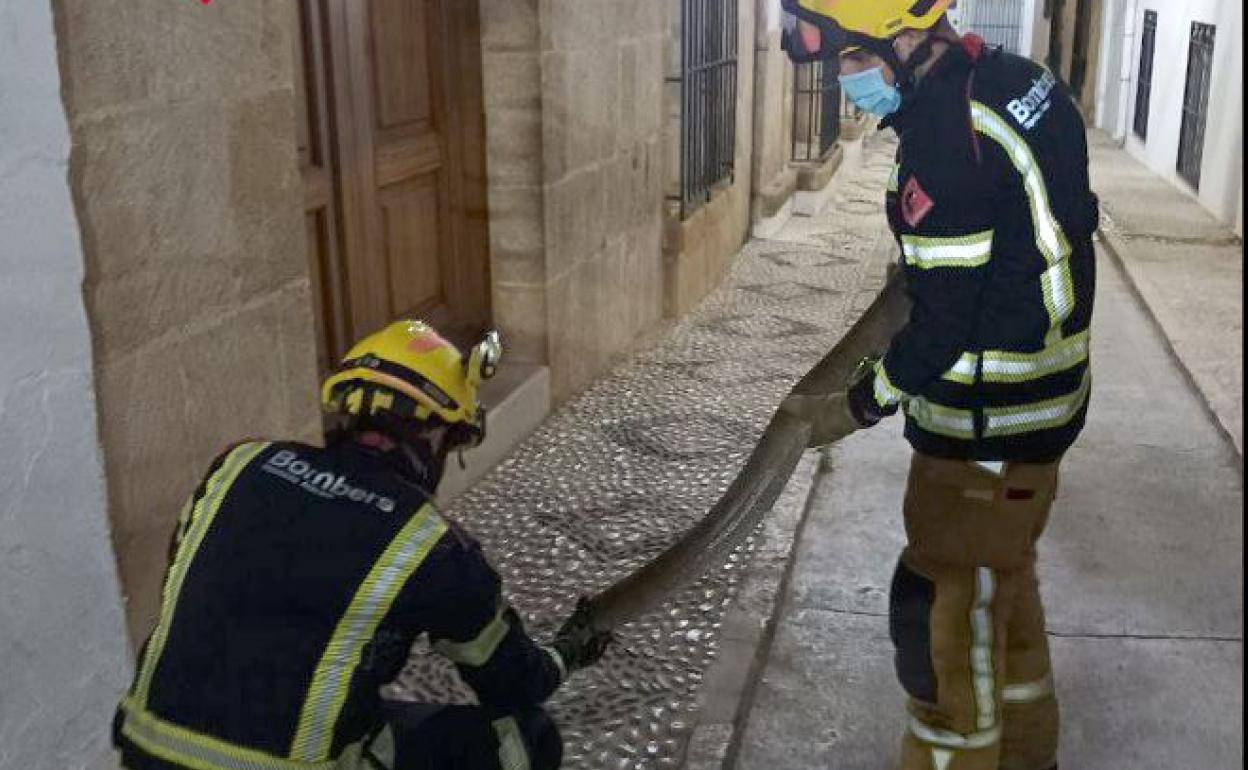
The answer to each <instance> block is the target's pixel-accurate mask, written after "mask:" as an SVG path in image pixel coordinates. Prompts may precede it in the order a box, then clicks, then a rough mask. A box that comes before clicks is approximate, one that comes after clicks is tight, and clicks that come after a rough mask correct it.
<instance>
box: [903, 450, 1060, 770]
mask: <svg viewBox="0 0 1248 770" xmlns="http://www.w3.org/2000/svg"><path fill="white" fill-rule="evenodd" d="M1056 479H1057V466H1056V464H1053V465H1004V466H1000V467H998V468H996V469H995V470H994V469H991V468H985V467H983V466H981V465H980V464H977V463H971V462H965V461H955V460H941V459H936V458H931V457H926V456H924V455H920V454H916V455H915V458H914V462H913V463H912V465H911V472H910V479H909V483H908V488H907V491H906V503H905V522H906V534H907V538H908V545H907V547H906V550H905V552H904V553H903V555H902V558H901V562H900V564H899V565H898V568H897V573H896V575H895V577H894V580H893V587H892V596H891V611H890V632H891V635H892V637H893V642H894V644H895V645H896V648H897V670H898V675H899V678H900V679H901V682H902V685H903V686H904V687H905V689H906V691H907V693H909V695H910V699H911V700H910V724H909V730H908V731H907V734H906V736H905V739H904V741H903V746H902V760H901V768H902V770H932V769H933V768H934V769H935V770H998V768H999V767H1007V768H1010V770H1013V769H1014V768H1015V767H1017V768H1019V769H1020V770H1042V768H1045V767H1047V765H1044V764H1031V763H1032V762H1044V761H1049V760H1050V759H1051V754H1049V755H1047V756H1046V755H1045V753H1046V752H1048V751H1049V748H1048V747H1052V746H1055V744H1056V718H1055V716H1056V701H1054V700H1052V699H1051V696H1050V695H1048V694H1039V693H1040V691H1042V690H1043V689H1044V687H1045V684H1044V683H1046V682H1048V681H1049V680H1048V678H1047V677H1046V676H1045V674H1046V673H1047V670H1048V667H1047V649H1046V648H1043V647H1039V646H1038V643H1037V641H1036V640H1037V639H1039V640H1040V643H1043V613H1042V612H1039V593H1038V590H1037V589H1036V588H1035V573H1034V563H1035V552H1034V545H1035V540H1036V538H1038V537H1039V534H1040V533H1041V532H1042V531H1043V529H1044V524H1045V521H1046V520H1047V517H1048V511H1049V507H1050V504H1051V502H1052V497H1053V489H1054V488H1055V486H1056ZM1016 607H1017V608H1020V609H1021V611H1019V612H1015V609H1016ZM1011 621H1013V625H1014V626H1016V627H1017V629H1018V634H1019V639H1018V641H1017V642H1016V643H1015V644H1014V645H1011V643H1010V638H1009V637H1010V631H1011ZM1037 629H1038V631H1037ZM1011 650H1014V651H1015V654H1014V657H1015V658H1016V661H1017V662H1016V663H1015V668H1016V669H1017V672H1016V673H1017V678H1015V677H1014V676H1011V675H1010V673H1009V661H1010V652H1011ZM1033 674H1034V675H1035V678H1030V677H1031V676H1032V675H1033ZM1007 681H1008V683H1010V684H1013V685H1014V686H1013V687H1011V688H1010V689H1008V690H1007ZM1007 694H1008V695H1009V696H1010V698H1011V699H1022V698H1024V697H1025V698H1026V700H1027V702H1026V703H1023V702H1021V700H1020V702H1018V703H1015V704H1011V705H1010V707H1009V709H1010V713H1018V714H1019V716H1020V720H1021V722H1020V725H1019V727H1018V730H1017V731H1011V739H1010V741H1009V749H1008V753H1005V754H1003V751H1005V750H1006V745H1005V743H1004V742H1003V739H1002V736H1003V732H1004V730H1005V729H1006V728H1005V722H1006V720H1008V718H1009V715H1008V714H1007V713H1006V712H1005V709H1006V706H1005V703H1004V701H1005V698H1006V695H1007ZM1015 706H1018V707H1020V708H1018V709H1016V708H1014V707H1015ZM1003 758H1004V759H1005V760H1006V761H1008V762H1010V763H1012V764H1009V765H1000V764H999V763H1000V762H1001V761H1002V760H1003ZM1020 763H1022V764H1020Z"/></svg>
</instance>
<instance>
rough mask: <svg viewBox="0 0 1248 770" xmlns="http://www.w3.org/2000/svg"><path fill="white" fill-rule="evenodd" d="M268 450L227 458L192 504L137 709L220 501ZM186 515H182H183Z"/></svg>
mask: <svg viewBox="0 0 1248 770" xmlns="http://www.w3.org/2000/svg"><path fill="white" fill-rule="evenodd" d="M268 447H269V442H262V443H253V444H242V445H241V446H238V447H236V448H235V449H234V450H233V451H232V452H230V453H229V454H228V455H226V458H225V461H224V462H222V463H221V467H220V468H218V469H217V472H216V473H214V474H212V476H211V477H210V478H209V479H208V481H207V483H206V484H205V485H204V494H203V495H202V496H201V497H200V498H199V500H197V501H196V502H195V506H194V510H193V511H192V512H191V514H190V519H189V526H188V527H187V529H186V531H185V533H184V534H183V537H182V539H181V541H180V542H179V543H178V549H177V553H176V555H175V556H174V559H173V563H172V564H171V565H169V574H168V575H167V576H166V577H165V585H164V587H163V588H162V589H161V600H160V618H159V619H158V620H157V622H156V628H155V630H153V631H152V636H151V638H150V639H148V642H147V650H146V652H145V653H144V655H143V663H142V665H140V667H139V676H138V678H137V679H136V681H135V686H134V696H133V697H134V700H135V703H137V704H138V706H139V708H140V709H145V708H147V696H148V693H149V692H150V691H151V688H152V677H153V676H154V675H155V674H156V668H157V666H158V665H159V664H160V656H161V655H162V654H164V651H165V643H166V642H168V641H169V630H170V628H171V627H172V626H173V616H174V614H175V613H176V611H177V607H178V596H179V595H180V594H181V593H182V584H183V583H185V582H186V573H187V572H188V571H189V570H190V566H191V562H193V561H194V560H195V554H196V553H197V552H198V551H199V546H200V544H201V543H203V541H204V536H205V535H206V534H207V533H208V530H209V529H210V528H211V527H212V522H213V520H214V519H216V517H217V512H218V511H219V510H220V509H221V501H222V500H224V499H225V495H226V493H227V492H229V490H230V487H231V486H233V484H234V482H235V481H236V480H238V475H239V474H240V473H242V472H243V469H244V468H246V467H247V465H248V464H249V463H250V462H251V461H252V460H254V459H255V458H256V455H258V454H260V453H261V452H263V451H264V450H265V449H267V448H268ZM184 513H185V511H184Z"/></svg>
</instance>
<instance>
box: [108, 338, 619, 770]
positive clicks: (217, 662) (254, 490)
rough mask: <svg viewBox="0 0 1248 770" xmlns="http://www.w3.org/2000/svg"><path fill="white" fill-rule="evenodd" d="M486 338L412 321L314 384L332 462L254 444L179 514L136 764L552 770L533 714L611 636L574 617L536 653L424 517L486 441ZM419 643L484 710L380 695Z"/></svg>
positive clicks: (133, 733)
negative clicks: (448, 665)
mask: <svg viewBox="0 0 1248 770" xmlns="http://www.w3.org/2000/svg"><path fill="white" fill-rule="evenodd" d="M500 355H501V348H500V346H499V344H498V339H497V336H496V335H494V334H491V335H489V336H487V338H486V340H485V341H484V342H482V343H481V344H480V345H479V346H477V348H476V349H475V350H474V351H473V352H472V355H471V356H470V358H469V359H468V360H467V361H465V360H463V358H462V357H461V355H460V353H459V352H458V351H457V350H456V349H455V348H454V347H453V346H452V345H450V344H449V343H447V342H446V341H444V340H443V339H442V338H441V337H439V336H438V335H437V334H436V333H435V332H434V331H433V330H432V329H430V328H429V327H428V326H425V325H424V324H422V323H419V322H415V321H402V322H399V323H396V324H394V325H392V326H390V327H389V328H387V329H385V330H384V331H382V332H380V333H378V334H376V335H374V336H372V337H369V338H367V339H365V340H364V341H363V342H361V343H359V344H358V345H357V346H356V347H355V348H354V349H353V350H352V351H351V352H350V353H348V355H347V357H346V360H344V361H343V363H342V365H341V366H340V367H339V369H338V371H337V372H336V373H335V374H333V376H331V377H330V378H329V379H328V380H327V381H326V382H325V385H324V388H323V402H324V406H325V408H326V410H327V411H328V412H329V413H330V414H332V415H334V416H336V418H337V419H338V420H339V429H338V430H337V431H336V433H334V434H333V435H332V436H331V440H330V441H329V443H328V446H327V447H326V448H324V449H321V448H318V447H313V446H308V445H306V444H299V443H295V442H270V441H254V442H247V443H244V444H241V445H239V446H236V447H235V448H233V449H231V450H229V451H228V452H226V453H225V454H224V455H222V456H221V457H220V458H218V460H217V461H216V462H215V463H214V464H213V466H212V468H211V470H210V471H209V473H208V475H207V477H206V478H205V479H204V481H203V482H202V483H201V484H200V486H199V488H198V490H196V492H195V494H194V496H193V497H192V498H191V500H190V501H189V502H188V503H187V505H186V508H185V509H184V510H183V512H182V516H181V519H180V521H179V523H178V527H177V532H176V534H175V538H174V543H173V548H172V558H171V562H170V567H169V572H168V575H167V577H166V579H165V585H164V591H163V602H162V606H161V612H160V617H159V620H158V622H157V625H156V629H155V631H153V633H152V635H151V637H150V638H149V639H148V641H147V644H146V645H144V648H143V652H142V655H141V656H140V660H139V665H138V673H137V676H136V678H135V682H134V686H133V687H132V688H131V690H130V692H129V694H128V695H127V697H126V698H125V700H124V701H123V702H122V704H121V707H120V708H119V709H118V713H117V719H116V722H115V738H114V740H115V742H116V744H117V746H118V747H119V748H120V749H121V752H122V761H123V764H124V765H125V767H127V768H129V769H130V770H175V769H176V770H321V769H324V770H331V769H332V770H381V769H384V770H388V769H389V768H400V769H401V770H408V769H412V770H415V769H417V768H419V769H420V770H469V769H471V770H486V769H488V768H504V769H505V770H512V769H513V768H516V769H518V768H526V769H527V768H532V770H539V769H545V770H553V769H554V768H557V767H558V766H559V764H560V761H561V756H562V743H561V741H560V738H559V734H558V731H557V730H556V728H555V726H554V724H553V722H551V720H550V719H549V718H548V717H547V716H546V714H545V713H544V712H543V711H542V709H541V704H542V702H543V701H545V700H546V698H547V697H549V696H550V695H551V693H552V692H554V690H555V688H557V687H558V686H559V684H560V683H561V682H562V681H563V679H564V678H565V677H566V676H567V675H568V673H569V672H571V671H573V670H575V669H577V668H580V667H583V666H586V665H590V664H592V663H594V662H596V661H597V660H598V658H599V656H601V654H602V652H603V649H604V648H605V646H606V644H607V642H608V637H607V635H605V634H600V633H595V632H593V631H592V630H591V629H590V628H589V626H588V624H587V623H586V622H585V620H584V613H583V612H578V614H576V615H574V616H573V617H572V619H571V620H569V622H568V623H566V624H565V625H564V627H563V629H562V631H560V633H559V635H558V636H557V638H556V639H555V641H554V644H553V646H552V647H551V648H542V647H538V646H537V645H536V644H535V643H534V642H533V641H532V640H531V639H530V638H529V637H528V636H527V635H526V634H525V631H524V628H523V626H522V625H521V622H520V618H519V617H518V616H517V614H516V613H515V612H514V611H513V610H512V609H511V608H510V607H509V606H508V604H507V600H506V599H505V597H504V596H503V594H502V591H501V583H500V580H499V576H498V573H496V572H495V571H494V569H493V568H492V567H491V566H490V565H489V563H488V562H487V561H486V559H485V556H484V555H483V554H482V552H481V548H480V546H479V545H478V544H477V542H476V541H474V540H473V539H472V538H471V537H469V536H468V535H467V534H466V533H464V532H463V531H462V530H460V529H459V528H457V527H456V526H455V525H454V524H453V523H451V522H449V521H447V520H445V519H443V518H442V517H441V516H439V515H438V512H437V511H436V509H435V508H434V506H433V503H432V492H433V491H434V489H436V487H437V484H438V481H439V479H440V478H441V475H442V469H443V465H444V462H445V460H446V458H447V456H448V455H449V453H451V452H452V451H456V450H463V449H465V448H468V447H472V446H475V445H477V444H478V443H480V441H481V440H482V438H483V437H484V433H485V414H484V410H483V409H482V408H481V406H480V404H479V403H478V401H477V389H478V386H479V385H480V383H481V381H482V380H483V379H484V378H487V377H490V376H491V375H493V373H494V369H495V367H496V366H497V364H498V359H499V357H500ZM421 634H427V635H428V637H429V639H430V641H431V642H432V643H433V645H434V649H435V650H437V651H438V652H440V653H441V654H442V655H444V656H446V657H447V658H449V659H450V660H451V661H453V662H454V663H455V664H456V666H457V667H458V670H459V672H460V674H461V676H462V677H463V679H464V680H465V681H466V682H467V683H468V684H469V685H471V687H472V688H473V689H474V690H475V692H476V694H477V696H478V699H479V702H480V705H479V706H471V707H470V706H438V705H423V704H421V705H417V704H404V705H398V704H392V703H386V702H383V701H382V699H381V697H380V694H379V688H381V687H382V686H383V685H385V684H386V683H388V682H390V681H392V680H393V679H394V678H395V676H396V675H397V674H398V673H399V671H400V670H401V669H402V667H403V664H404V662H405V661H406V659H407V656H408V653H409V650H410V648H411V646H412V644H413V642H414V641H415V639H416V638H417V637H418V636H419V635H421Z"/></svg>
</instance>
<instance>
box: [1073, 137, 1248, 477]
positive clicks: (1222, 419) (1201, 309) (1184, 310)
mask: <svg viewBox="0 0 1248 770" xmlns="http://www.w3.org/2000/svg"><path fill="white" fill-rule="evenodd" d="M1088 143H1089V153H1090V159H1091V173H1092V186H1093V188H1094V189H1095V190H1096V191H1097V193H1098V194H1099V195H1100V196H1101V204H1102V228H1101V231H1102V234H1103V236H1104V238H1105V240H1106V243H1107V244H1108V245H1109V247H1110V248H1111V250H1112V254H1113V255H1114V256H1115V257H1116V258H1117V259H1118V260H1119V261H1120V263H1121V264H1122V266H1123V268H1124V269H1125V271H1126V274H1127V276H1128V278H1129V279H1130V281H1131V283H1132V285H1133V286H1134V288H1135V290H1136V291H1138V292H1139V294H1140V297H1141V298H1142V299H1143V300H1144V302H1145V304H1146V305H1147V307H1148V310H1149V312H1150V314H1151V315H1152V317H1153V318H1154V319H1155V321H1156V323H1157V324H1158V325H1159V326H1160V327H1161V329H1162V332H1163V334H1164V335H1165V338H1166V340H1167V341H1168V343H1169V346H1170V347H1171V348H1172V350H1173V352H1174V355H1176V356H1177V357H1178V359H1179V361H1180V362H1181V363H1182V366H1183V368H1184V369H1185V370H1186V371H1187V372H1188V375H1189V376H1190V377H1191V378H1192V381H1193V382H1194V383H1195V384H1196V386H1197V388H1198V390H1199V392H1200V393H1201V394H1202V396H1203V398H1204V400H1205V402H1206V403H1207V405H1208V408H1209V409H1210V411H1212V412H1213V414H1214V415H1215V416H1216V418H1217V421H1218V424H1219V425H1220V426H1221V427H1222V430H1223V431H1224V432H1225V433H1226V434H1227V436H1229V437H1230V440H1231V441H1232V443H1234V445H1235V448H1236V451H1238V453H1239V455H1240V457H1241V458H1242V457H1243V452H1244V440H1243V352H1244V351H1243V304H1244V303H1243V300H1244V292H1243V276H1244V266H1243V256H1244V248H1243V241H1242V240H1241V239H1240V238H1237V237H1236V236H1235V234H1234V232H1233V231H1232V230H1231V229H1230V228H1229V227H1226V226H1224V225H1222V224H1220V223H1219V222H1218V221H1217V220H1215V219H1214V218H1213V216H1212V215H1210V214H1209V213H1208V212H1207V211H1205V209H1203V208H1202V207H1201V206H1200V205H1199V204H1198V203H1196V202H1195V201H1194V200H1193V199H1192V198H1191V197H1190V196H1188V195H1184V194H1183V193H1182V192H1180V191H1179V190H1177V189H1175V188H1174V187H1173V186H1172V185H1170V184H1169V183H1168V182H1166V181H1165V180H1163V179H1161V178H1160V177H1158V176H1156V175H1155V174H1153V173H1152V172H1151V171H1149V170H1148V169H1147V168H1146V167H1145V166H1144V165H1142V164H1141V163H1139V162H1138V161H1137V160H1135V159H1134V158H1132V157H1131V156H1130V155H1129V154H1128V153H1127V152H1126V151H1124V150H1122V149H1121V148H1119V147H1118V146H1117V145H1116V144H1115V143H1114V142H1113V140H1112V139H1110V138H1109V137H1108V136H1107V135H1106V134H1104V133H1103V132H1101V131H1090V132H1089V133H1088ZM1241 463H1242V459H1241Z"/></svg>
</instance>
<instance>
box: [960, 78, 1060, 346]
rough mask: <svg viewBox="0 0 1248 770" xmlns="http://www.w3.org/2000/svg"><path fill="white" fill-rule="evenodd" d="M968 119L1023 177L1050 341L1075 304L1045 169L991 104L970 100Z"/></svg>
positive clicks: (1058, 331) (1053, 338)
mask: <svg viewBox="0 0 1248 770" xmlns="http://www.w3.org/2000/svg"><path fill="white" fill-rule="evenodd" d="M971 120H972V123H973V124H974V126H975V130H977V131H979V132H980V133H982V134H984V135H985V136H987V137H988V138H990V139H992V140H993V141H995V142H996V143H997V144H999V145H1001V148H1002V149H1004V150H1005V154H1006V155H1008V156H1009V158H1010V162H1011V163H1013V164H1014V168H1015V169H1017V171H1018V173H1019V175H1020V176H1021V177H1022V180H1023V189H1025V190H1026V191H1027V199H1028V201H1029V203H1030V205H1031V219H1032V225H1033V227H1034V229H1035V231H1036V247H1037V248H1038V249H1040V253H1041V254H1043V255H1044V258H1045V261H1046V262H1048V264H1049V269H1048V270H1046V271H1045V273H1044V276H1043V277H1042V278H1041V283H1042V285H1043V290H1044V304H1045V307H1047V308H1048V310H1049V326H1050V330H1051V331H1050V335H1049V336H1050V341H1053V340H1056V339H1059V338H1060V336H1061V326H1062V323H1064V322H1065V320H1066V319H1067V318H1069V317H1070V312H1071V310H1072V309H1073V308H1074V306H1075V292H1074V278H1073V277H1072V276H1071V274H1070V262H1069V257H1070V251H1071V250H1070V242H1069V241H1068V240H1067V238H1066V233H1065V232H1064V231H1063V230H1062V226H1061V224H1060V223H1059V222H1058V221H1057V217H1056V216H1055V215H1054V214H1053V207H1052V206H1051V205H1050V204H1049V192H1048V188H1047V187H1046V186H1045V182H1044V173H1043V172H1042V171H1041V169H1040V164H1039V163H1038V162H1037V161H1036V156H1035V155H1034V154H1032V152H1031V147H1029V146H1028V145H1027V142H1026V140H1024V139H1023V138H1022V137H1021V136H1019V135H1018V134H1017V133H1016V132H1015V131H1014V129H1012V128H1010V126H1009V124H1008V123H1006V122H1005V121H1004V120H1002V119H1001V116H999V115H997V113H995V112H993V111H992V109H991V108H989V107H987V106H985V105H983V104H981V103H980V102H975V101H972V102H971Z"/></svg>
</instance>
